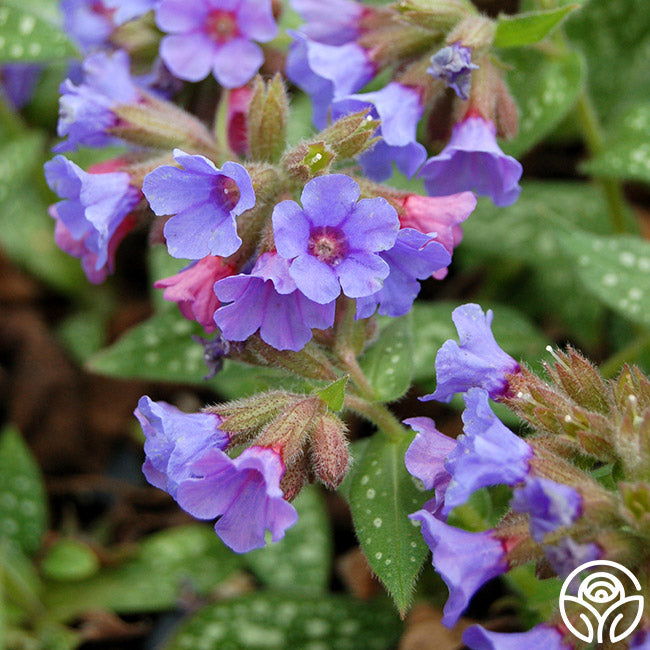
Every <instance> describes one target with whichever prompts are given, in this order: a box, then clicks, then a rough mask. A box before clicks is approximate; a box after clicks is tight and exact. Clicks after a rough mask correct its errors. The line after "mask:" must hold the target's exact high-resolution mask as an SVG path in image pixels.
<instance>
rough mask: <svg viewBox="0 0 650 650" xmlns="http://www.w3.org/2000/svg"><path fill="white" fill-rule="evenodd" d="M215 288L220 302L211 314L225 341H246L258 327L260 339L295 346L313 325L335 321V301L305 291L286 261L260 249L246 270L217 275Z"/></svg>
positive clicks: (289, 347) (299, 345)
mask: <svg viewBox="0 0 650 650" xmlns="http://www.w3.org/2000/svg"><path fill="white" fill-rule="evenodd" d="M214 291H215V293H216V294H217V296H218V298H219V300H220V301H221V302H222V303H230V304H228V305H224V306H222V307H220V308H219V309H218V310H217V311H216V313H215V315H214V320H215V323H216V324H217V326H218V327H219V329H220V330H221V332H222V333H223V336H224V337H225V338H226V339H227V340H229V341H245V340H246V339H247V338H248V337H249V336H251V335H252V334H254V333H255V332H256V331H258V330H259V334H260V337H261V338H262V340H263V341H265V342H266V343H268V344H269V345H272V346H273V347H274V348H276V349H277V350H293V351H294V352H298V351H299V350H302V348H303V347H305V345H306V344H307V343H308V341H309V340H310V339H311V337H312V328H316V329H326V328H328V327H331V326H332V325H333V323H334V311H335V304H334V302H333V301H332V302H330V303H327V304H324V305H323V304H319V303H317V302H314V301H313V300H310V299H309V298H307V297H305V296H304V295H303V294H302V293H301V292H300V291H298V288H297V286H296V283H295V281H294V279H293V278H292V277H291V275H290V274H289V262H288V261H287V260H286V259H284V258H282V257H280V256H279V255H277V254H275V253H263V254H262V255H260V256H259V258H258V259H257V262H256V263H255V266H254V267H253V269H252V271H251V272H250V274H249V275H246V274H240V275H234V276H232V277H230V278H224V279H223V280H219V282H217V283H216V284H215V285H214Z"/></svg>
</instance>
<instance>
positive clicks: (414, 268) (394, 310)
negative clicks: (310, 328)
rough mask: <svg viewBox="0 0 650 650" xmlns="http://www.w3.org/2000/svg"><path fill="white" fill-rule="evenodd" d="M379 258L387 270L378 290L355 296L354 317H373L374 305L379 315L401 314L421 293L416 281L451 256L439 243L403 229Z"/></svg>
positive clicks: (449, 259)
mask: <svg viewBox="0 0 650 650" xmlns="http://www.w3.org/2000/svg"><path fill="white" fill-rule="evenodd" d="M380 257H381V258H382V259H383V260H385V261H386V263H387V264H388V266H389V268H390V273H389V274H388V277H387V278H386V279H385V280H384V286H383V287H382V288H381V289H380V290H379V291H378V292H377V293H373V294H372V295H371V296H367V297H365V298H358V299H357V316H356V317H357V318H368V317H369V316H372V314H373V313H374V312H375V309H376V308H377V305H379V313H380V314H381V315H382V316H391V317H393V318H396V317H398V316H403V315H404V314H406V313H407V312H408V311H409V309H411V307H412V306H413V301H414V300H415V298H416V296H417V295H418V293H419V292H420V283H419V282H418V280H425V279H426V278H428V277H430V276H431V274H432V273H434V272H435V271H438V270H440V269H443V268H446V267H447V266H448V265H449V264H450V262H451V255H450V254H449V253H448V252H447V251H446V250H445V247H444V246H443V245H442V244H441V243H439V242H437V241H436V240H435V239H434V238H433V237H431V236H430V235H424V234H423V233H421V232H418V231H417V230H414V229H413V228H402V229H401V230H400V231H399V232H398V233H397V240H396V241H395V245H394V246H393V247H392V248H391V249H390V250H387V251H384V252H383V253H381V254H380Z"/></svg>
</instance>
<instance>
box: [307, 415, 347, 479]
mask: <svg viewBox="0 0 650 650" xmlns="http://www.w3.org/2000/svg"><path fill="white" fill-rule="evenodd" d="M346 431H347V428H346V426H345V424H344V423H343V422H342V421H341V420H339V418H337V417H336V416H335V415H333V414H331V413H330V414H328V415H325V416H322V417H321V418H320V419H319V420H318V421H317V422H316V424H315V426H314V430H313V432H312V436H311V461H312V468H313V471H314V474H315V475H316V478H317V479H318V480H319V481H320V482H321V483H323V484H324V485H326V486H327V487H328V488H330V489H331V490H336V488H337V487H338V486H339V485H340V484H341V481H342V480H343V479H344V478H345V475H346V474H347V472H348V468H349V466H350V454H349V452H348V442H347V439H346V435H345V434H346Z"/></svg>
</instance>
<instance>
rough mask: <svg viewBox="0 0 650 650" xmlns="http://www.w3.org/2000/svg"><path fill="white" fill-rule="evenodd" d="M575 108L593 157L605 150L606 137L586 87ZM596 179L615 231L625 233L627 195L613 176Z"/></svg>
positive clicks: (626, 228)
mask: <svg viewBox="0 0 650 650" xmlns="http://www.w3.org/2000/svg"><path fill="white" fill-rule="evenodd" d="M575 110H576V116H577V118H578V124H579V126H580V129H581V131H582V135H583V137H584V139H585V142H586V144H587V148H588V149H589V153H590V155H591V156H592V157H593V156H597V155H598V154H600V153H601V152H602V151H603V150H604V137H603V133H602V127H601V125H600V122H599V120H598V115H597V114H596V109H595V108H594V105H593V103H592V101H591V98H590V97H589V93H588V91H587V90H586V89H583V90H582V92H581V93H580V95H579V96H578V102H577V104H576V108H575ZM596 180H597V181H598V183H599V184H600V187H601V189H602V191H603V194H604V195H605V201H606V202H607V206H608V208H609V215H610V220H611V223H612V228H613V230H614V232H615V233H618V234H622V233H625V232H626V231H627V230H628V227H627V219H626V217H625V213H626V208H625V197H624V195H623V190H622V188H621V185H620V183H619V182H618V181H616V180H614V179H612V178H597V179H596Z"/></svg>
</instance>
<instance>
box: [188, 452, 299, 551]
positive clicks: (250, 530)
mask: <svg viewBox="0 0 650 650" xmlns="http://www.w3.org/2000/svg"><path fill="white" fill-rule="evenodd" d="M284 471H285V468H284V463H283V462H282V459H281V458H280V454H279V453H278V452H277V451H275V450H273V449H270V448H269V447H248V448H247V449H245V450H244V451H243V452H242V453H241V454H240V455H239V456H238V457H237V458H230V457H229V456H228V455H226V454H225V453H224V452H223V451H220V450H219V449H211V450H209V451H207V452H206V453H204V454H202V455H201V456H200V457H199V458H198V459H197V460H196V461H195V462H193V463H192V464H191V465H190V474H191V475H190V476H189V477H188V478H186V479H185V480H183V481H182V482H181V483H180V485H179V486H178V492H177V500H178V504H179V505H180V506H181V508H183V509H184V510H186V511H187V512H189V513H190V514H191V515H192V516H194V517H197V518H198V519H214V518H215V517H219V519H218V521H217V523H216V524H215V527H214V529H215V531H216V533H217V535H219V537H220V538H221V539H222V540H223V542H224V543H225V544H226V545H227V546H229V547H230V548H231V549H232V550H233V551H235V552H236V553H246V552H248V551H251V550H253V549H255V548H260V547H262V546H264V545H265V540H264V533H265V531H266V530H269V531H271V535H272V539H273V541H274V542H277V541H278V540H280V539H282V538H283V537H284V533H285V531H286V529H287V528H289V527H290V526H293V525H294V524H295V523H296V521H297V520H298V513H297V512H296V510H295V508H294V507H293V506H292V505H291V504H290V503H288V502H287V501H285V500H284V497H283V494H282V489H281V488H280V480H281V479H282V476H283V475H284Z"/></svg>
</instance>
